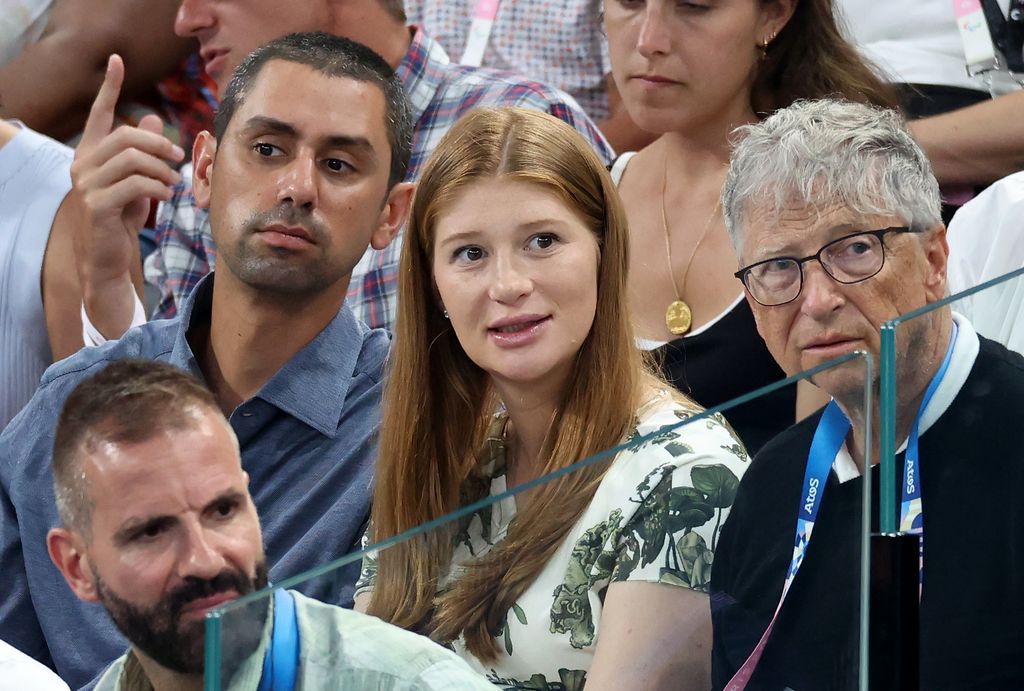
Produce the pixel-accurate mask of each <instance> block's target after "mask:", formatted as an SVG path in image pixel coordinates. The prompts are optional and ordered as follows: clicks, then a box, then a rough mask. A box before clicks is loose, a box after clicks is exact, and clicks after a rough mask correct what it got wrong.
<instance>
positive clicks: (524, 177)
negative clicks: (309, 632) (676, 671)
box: [369, 108, 657, 661]
mask: <svg viewBox="0 0 1024 691" xmlns="http://www.w3.org/2000/svg"><path fill="white" fill-rule="evenodd" d="M495 177H497V178H504V179H511V180H517V181H524V182H529V183H532V184H536V185H538V186H541V187H543V188H545V189H546V190H548V191H552V192H554V193H555V194H557V195H558V196H559V197H560V198H561V199H562V200H563V202H564V203H565V204H566V206H568V207H569V208H571V209H573V210H575V211H576V212H577V213H578V214H579V215H580V217H581V218H582V219H584V221H585V223H586V224H587V225H588V226H589V228H590V230H591V231H592V232H593V233H594V235H595V236H596V238H597V241H598V246H599V248H600V259H599V267H598V280H597V309H596V314H595V316H594V322H593V326H592V328H591V331H590V333H589V334H588V336H587V338H586V339H585V340H584V342H583V344H582V345H581V347H580V351H579V353H578V355H577V358H576V363H575V368H574V371H573V372H572V374H571V375H570V378H569V381H568V383H567V385H566V389H565V392H564V394H563V398H562V401H561V404H560V405H559V406H558V409H557V412H556V414H555V416H554V419H553V421H552V426H551V432H550V433H549V435H548V439H547V442H546V444H545V448H544V450H543V452H542V457H543V458H544V466H543V473H544V474H547V473H550V472H553V471H555V470H558V469H560V468H565V467H567V466H569V465H572V464H573V463H576V462H577V461H580V460H582V459H584V458H587V457H589V456H591V455H594V454H596V453H598V452H600V451H603V450H606V449H608V448H611V447H613V446H615V445H616V444H618V443H620V442H621V441H622V439H623V438H624V437H625V435H626V434H627V433H628V431H629V429H630V428H631V426H632V424H633V421H634V417H635V415H636V411H637V408H638V405H639V403H640V398H641V396H642V395H643V392H644V391H645V390H646V387H645V385H646V384H649V383H652V382H654V383H656V381H657V380H656V379H654V377H653V375H651V374H649V371H650V370H649V368H648V366H647V365H646V364H645V362H644V360H643V358H642V355H641V354H640V352H639V351H638V350H637V349H636V348H635V346H634V342H633V332H632V328H631V326H630V319H629V314H628V312H627V306H626V305H627V300H626V269H627V265H628V237H627V236H628V230H627V226H626V219H625V214H624V212H623V209H622V205H621V203H620V201H619V198H618V195H617V193H616V190H615V185H614V183H613V182H612V181H611V178H610V177H609V175H608V172H607V171H606V170H605V168H604V166H603V165H602V163H601V161H600V160H599V159H598V157H597V155H596V154H595V153H594V151H593V150H592V149H591V147H590V145H589V144H588V143H587V142H586V141H585V140H584V139H583V138H582V137H581V136H580V135H579V134H578V133H577V132H576V131H575V130H573V129H572V128H571V127H569V126H568V125H566V124H565V123H564V122H562V121H560V120H557V119H555V118H553V117H551V116H549V115H545V114H542V113H537V112H532V111H527V110H523V109H518V108H502V109H495V108H479V109H476V110H474V111H472V112H471V113H470V114H468V115H466V116H465V117H464V118H462V119H461V120H460V121H459V122H458V123H457V124H456V125H455V126H454V127H453V128H452V129H451V130H450V131H449V132H448V134H446V135H445V137H444V139H442V141H441V143H440V144H439V145H438V147H437V149H436V150H435V152H434V154H433V156H432V157H431V159H430V161H429V162H428V163H427V165H426V168H425V169H424V171H423V175H422V177H421V179H420V181H419V186H418V189H417V191H416V197H415V200H414V201H413V208H412V215H411V218H410V220H409V225H408V228H407V230H406V236H405V246H404V247H403V249H402V259H401V268H400V272H399V300H398V317H397V322H396V326H395V337H394V344H393V347H392V352H391V360H390V368H391V369H390V375H389V378H388V384H387V386H386V389H385V394H384V410H383V421H382V424H381V432H380V455H379V459H378V465H377V472H376V488H375V491H374V500H373V510H372V518H371V524H372V526H373V535H372V536H373V538H374V540H375V541H380V540H383V539H387V538H389V537H392V536H395V535H397V534H399V533H401V532H403V531H405V530H409V529H411V528H414V527H416V526H418V525H421V524H423V523H424V522H426V521H429V520H431V519H435V518H438V517H441V516H444V515H446V514H448V513H450V512H451V511H454V510H456V509H458V508H459V507H461V506H465V505H467V504H468V503H470V502H472V501H475V500H477V499H480V498H482V497H484V496H486V495H487V491H488V487H489V478H488V477H486V475H485V473H484V471H483V470H482V469H481V468H480V467H479V463H478V462H477V459H476V453H477V452H478V451H479V450H480V448H481V446H482V445H483V444H484V442H485V438H486V432H487V427H488V424H489V422H490V420H491V418H492V415H493V413H494V412H495V411H496V409H497V405H498V402H497V400H496V398H495V394H494V392H493V391H492V389H491V386H490V382H489V379H488V377H487V375H486V373H484V372H483V370H481V369H480V368H479V367H477V365H476V364H474V363H473V361H472V360H470V358H469V357H468V356H467V355H466V353H465V351H464V350H463V349H462V346H461V345H460V344H459V341H458V339H457V338H456V336H455V333H454V332H453V330H452V329H451V326H450V324H449V323H448V322H447V321H446V320H445V319H444V317H443V316H442V312H441V308H440V307H439V305H438V303H437V300H436V297H435V295H436V293H435V287H434V282H433V276H432V271H431V266H432V257H433V249H434V247H433V243H434V234H435V224H436V223H437V219H438V216H439V215H440V214H441V213H442V212H443V211H444V210H445V209H446V208H448V207H449V206H450V205H451V203H452V202H453V200H454V199H456V198H457V197H458V195H459V194H460V193H461V192H462V191H463V190H464V189H465V188H466V186H467V185H470V184H472V183H473V182H475V181H478V180H480V179H485V178H495ZM610 462H611V459H610V458H609V459H605V460H603V461H601V462H598V463H595V464H593V465H589V466H587V467H585V468H582V469H580V470H578V471H576V472H574V473H571V474H568V475H566V476H563V477H561V478H558V479H556V480H553V481H551V482H547V483H546V484H543V485H542V486H540V487H539V488H538V489H537V490H536V494H535V495H534V497H533V498H532V499H531V502H530V505H529V511H525V512H522V513H519V514H518V515H517V516H516V518H515V520H514V521H513V522H512V524H511V526H510V527H509V530H508V534H507V536H506V537H505V538H504V539H503V540H502V541H501V542H499V543H498V544H496V545H495V546H494V547H493V548H492V549H491V550H490V551H489V552H488V553H487V554H486V555H484V556H483V557H480V558H478V559H476V560H474V561H472V562H471V563H470V564H468V565H466V567H465V570H464V572H462V573H461V575H460V576H459V577H458V578H457V579H455V580H454V581H453V582H452V583H450V586H451V587H450V589H449V590H447V591H446V592H445V593H443V594H441V595H438V592H437V591H438V583H439V581H440V579H441V578H442V576H443V575H444V574H445V573H446V571H447V569H448V568H449V567H450V560H451V555H452V551H453V548H454V541H455V535H456V532H457V530H458V528H459V526H457V525H448V526H446V527H443V528H441V529H435V530H434V531H431V532H430V533H429V534H426V535H422V536H420V537H418V538H415V539H412V540H406V541H404V542H402V543H400V544H397V545H395V546H393V547H390V548H388V549H385V550H382V551H381V552H380V555H379V561H378V572H377V580H376V585H375V588H374V591H373V597H372V600H371V603H370V606H369V612H370V613H371V614H374V615H376V616H378V617H380V618H382V619H384V620H385V621H389V622H392V623H394V624H396V625H398V626H402V627H405V628H412V629H415V630H419V631H421V632H423V633H427V634H429V635H431V636H432V637H434V638H435V639H437V640H440V641H445V642H447V641H452V640H455V639H457V638H458V637H459V636H460V635H461V636H462V637H463V638H464V640H465V644H466V648H467V649H468V650H469V652H470V653H472V654H473V655H475V656H476V657H477V658H479V659H481V660H484V661H487V660H493V659H494V658H495V657H496V656H497V653H498V645H497V643H496V641H495V639H494V632H495V631H496V630H497V629H498V628H499V627H500V626H501V624H502V622H503V621H504V619H505V617H506V615H507V612H508V611H509V610H510V609H511V607H512V605H513V604H514V603H515V601H516V599H517V598H518V597H519V596H520V595H521V594H522V593H523V591H524V590H525V589H526V588H527V587H528V586H529V584H530V583H531V582H532V581H533V580H534V579H535V578H536V576H537V575H538V573H539V572H540V571H541V569H542V568H543V567H544V565H545V564H546V563H547V561H548V560H549V559H550V558H551V556H552V554H553V553H554V552H555V550H556V549H557V547H558V545H559V544H560V543H561V542H562V540H563V539H564V538H565V536H566V534H567V532H568V530H569V529H570V528H571V527H572V525H573V524H574V523H575V522H576V521H577V519H578V518H579V516H580V515H581V514H582V512H583V510H584V509H585V508H586V506H587V505H588V503H589V502H590V500H591V498H592V496H593V494H594V492H595V491H596V489H597V486H598V484H599V483H600V481H601V479H602V477H603V476H604V473H605V471H606V470H607V468H608V465H609V464H610Z"/></svg>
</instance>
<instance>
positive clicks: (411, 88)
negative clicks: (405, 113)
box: [395, 27, 451, 122]
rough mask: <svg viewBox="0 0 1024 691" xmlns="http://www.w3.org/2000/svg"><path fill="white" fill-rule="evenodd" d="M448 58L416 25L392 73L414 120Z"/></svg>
mask: <svg viewBox="0 0 1024 691" xmlns="http://www.w3.org/2000/svg"><path fill="white" fill-rule="evenodd" d="M450 64H451V58H449V57H448V53H446V52H445V51H444V48H442V47H441V44H440V43H438V42H437V41H435V40H434V39H432V38H430V37H429V36H427V34H426V33H425V32H424V31H423V29H421V28H419V27H415V31H414V33H413V37H412V42H411V43H410V44H409V50H408V51H407V52H406V54H405V57H404V58H402V62H401V63H400V64H399V65H398V69H397V70H395V75H396V76H397V77H398V79H399V80H400V81H401V82H402V86H403V87H404V88H405V93H406V95H407V96H408V97H409V105H410V106H411V107H412V113H413V121H414V122H415V121H419V119H420V116H422V115H423V113H425V112H426V111H427V108H429V107H430V104H431V102H433V100H434V95H435V94H436V93H437V90H438V88H440V86H441V83H442V82H443V81H444V79H445V77H446V75H447V74H448V71H449V70H448V66H449V65H450Z"/></svg>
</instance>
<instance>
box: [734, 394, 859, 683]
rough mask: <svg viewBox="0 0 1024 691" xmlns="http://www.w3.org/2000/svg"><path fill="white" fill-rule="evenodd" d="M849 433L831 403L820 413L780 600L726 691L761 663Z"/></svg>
mask: <svg viewBox="0 0 1024 691" xmlns="http://www.w3.org/2000/svg"><path fill="white" fill-rule="evenodd" d="M849 431H850V421H849V420H848V419H847V418H846V415H845V414H844V413H843V411H842V410H841V409H840V408H839V405H838V404H837V403H836V402H835V401H831V402H830V403H829V404H828V405H827V406H826V407H825V412H824V413H822V416H821V420H820V421H819V422H818V428H817V429H816V430H815V431H814V438H813V440H812V441H811V450H810V453H808V454H807V467H806V469H805V470H804V484H803V493H802V494H801V495H800V506H799V508H798V509H797V520H796V536H795V537H794V539H793V558H792V559H791V560H790V562H789V568H788V569H787V570H786V580H785V582H784V583H783V585H782V597H780V598H779V604H778V605H776V607H775V614H773V615H772V620H771V621H770V622H769V623H768V628H766V629H765V631H764V633H763V634H762V635H761V639H760V640H759V641H758V642H757V645H755V646H754V650H753V651H751V653H750V656H749V657H748V658H747V661H746V662H744V663H743V665H742V666H741V667H740V668H739V669H738V670H737V671H736V674H734V675H733V677H732V679H730V680H729V683H728V684H726V686H725V690H726V691H742V689H745V688H746V686H747V683H748V682H749V681H750V677H751V676H753V674H754V670H755V669H756V668H757V663H758V662H759V661H760V660H761V655H762V653H764V648H765V645H767V644H768V638H769V636H771V633H772V629H773V628H775V622H776V620H777V619H778V618H779V611H780V610H781V609H782V603H783V602H785V600H786V595H787V594H788V593H789V588H790V586H791V585H792V584H793V579H795V578H796V574H797V571H799V570H800V566H801V565H802V564H803V561H804V554H805V553H806V552H807V545H808V544H809V543H810V540H811V532H812V531H813V530H814V522H815V521H816V520H817V518H818V510H819V509H820V508H821V502H822V500H823V499H824V498H825V484H826V482H827V481H828V474H829V472H830V471H831V470H832V464H833V463H834V462H835V460H836V455H837V454H838V453H839V449H841V448H842V447H843V442H844V441H845V440H846V435H847V433H848V432H849Z"/></svg>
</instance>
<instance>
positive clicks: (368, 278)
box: [145, 29, 613, 329]
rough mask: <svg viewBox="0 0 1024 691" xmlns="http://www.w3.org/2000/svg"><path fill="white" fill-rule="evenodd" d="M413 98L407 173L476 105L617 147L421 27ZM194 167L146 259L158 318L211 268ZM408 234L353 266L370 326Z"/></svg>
mask: <svg viewBox="0 0 1024 691" xmlns="http://www.w3.org/2000/svg"><path fill="white" fill-rule="evenodd" d="M396 74H397V75H398V78H399V80H401V82H402V84H403V86H404V87H405V91H406V94H407V95H408V96H409V101H410V103H411V104H412V112H413V118H414V120H415V123H416V125H415V132H414V134H413V145H412V160H411V161H410V165H409V173H408V175H407V177H406V179H407V180H415V179H416V178H417V177H418V175H419V172H420V170H421V169H422V167H423V164H424V163H425V162H426V160H427V158H429V156H430V154H431V152H432V151H433V150H434V147H436V146H437V144H438V142H439V141H440V140H441V137H442V136H444V133H445V132H447V131H448V128H450V127H451V126H452V125H453V124H454V123H455V121H456V120H458V119H459V118H460V117H461V116H462V115H463V114H465V113H466V112H468V111H469V110H472V109H473V108H475V107H477V106H518V107H522V108H530V109H533V110H538V111H542V112H545V113H549V114H551V115H553V116H555V117H557V118H559V119H560V120H564V121H565V122H567V123H568V124H570V125H572V126H573V127H574V128H576V130H577V131H579V132H580V134H582V135H583V137H584V138H586V139H587V141H589V142H590V143H591V144H592V145H593V146H594V149H595V150H596V151H597V153H598V155H599V156H600V157H601V158H602V159H603V160H604V161H605V162H606V163H607V162H609V161H611V159H612V157H613V152H612V150H611V147H609V146H608V143H607V142H606V141H605V139H604V137H603V136H602V135H601V133H600V131H599V130H598V129H597V127H596V126H595V125H594V123H593V122H592V121H591V120H590V118H588V117H587V115H586V114H585V113H584V112H583V110H582V109H581V108H580V107H579V105H578V104H577V103H576V101H575V100H573V98H572V97H571V96H569V95H568V94H566V93H564V92H562V91H559V90H558V89H554V88H552V87H549V86H546V85H544V84H542V83H540V82H535V81H531V80H528V79H526V78H524V77H520V76H518V75H515V74H513V73H511V72H499V71H495V70H489V69H481V68H472V67H463V66H461V65H455V64H452V62H451V60H450V59H449V58H448V55H447V54H446V53H445V51H444V49H443V48H441V46H440V44H438V43H437V42H436V41H434V40H432V39H431V38H430V37H429V36H427V35H426V34H425V33H424V32H423V31H422V30H419V29H417V30H416V32H415V34H414V36H413V39H412V43H411V45H410V46H409V52H408V53H406V55H405V58H404V59H403V60H402V63H401V64H400V65H399V66H398V69H397V70H396ZM191 172H192V171H191V166H186V167H185V168H183V169H182V182H181V183H180V184H179V185H178V186H177V187H176V188H175V189H174V194H173V196H172V197H171V199H170V200H169V201H167V202H164V203H162V204H161V205H160V208H159V210H158V212H157V250H156V251H155V252H153V253H152V254H151V255H150V256H149V258H148V259H147V260H146V267H145V269H146V271H145V273H146V280H147V281H149V282H150V283H152V284H153V285H155V286H156V287H157V288H158V289H159V291H160V302H159V304H158V305H157V307H156V309H155V310H154V313H153V318H155V319H160V318H167V317H172V316H174V314H175V312H176V309H177V305H178V304H180V303H181V302H182V301H183V300H184V298H185V297H186V296H187V295H188V294H189V292H190V291H191V290H192V288H193V287H194V286H195V284H196V283H198V282H199V280H200V279H201V278H202V277H203V276H205V275H206V274H207V273H209V272H210V271H212V270H213V268H214V262H215V260H216V246H215V244H214V242H213V237H212V236H211V234H210V220H209V216H208V214H207V212H206V211H205V210H204V209H200V208H198V207H197V206H196V205H195V199H194V198H193V196H192V182H191V178H192V175H191ZM402 241H403V233H399V235H398V237H396V238H395V240H394V241H393V242H392V243H391V244H390V245H389V246H388V247H387V248H385V249H383V250H373V249H369V250H367V253H366V254H365V255H364V256H363V258H362V259H361V260H360V261H359V264H358V265H357V266H356V268H355V270H354V271H353V272H352V282H351V283H350V284H349V291H348V303H349V306H350V307H351V308H352V310H353V311H354V312H355V313H356V316H358V317H360V318H361V319H363V321H365V322H366V323H367V324H369V325H370V326H371V327H383V328H386V329H390V328H391V326H392V324H393V321H394V318H395V307H396V301H397V297H398V295H397V292H398V259H399V256H400V254H401V249H402Z"/></svg>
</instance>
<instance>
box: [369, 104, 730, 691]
mask: <svg viewBox="0 0 1024 691" xmlns="http://www.w3.org/2000/svg"><path fill="white" fill-rule="evenodd" d="M406 233H407V235H406V243H405V246H404V247H403V250H402V252H403V254H402V264H401V271H400V285H399V296H400V297H399V301H398V304H399V313H398V321H397V323H396V329H395V335H394V343H393V346H392V352H391V371H390V373H389V379H388V384H387V387H386V393H385V402H384V410H383V413H382V425H381V433H380V434H381V436H380V453H379V459H378V466H377V473H376V487H375V490H374V500H373V512H372V516H371V526H372V527H371V531H370V540H371V541H372V542H379V541H381V540H384V539H387V538H390V537H392V536H395V535H398V534H400V533H402V532H403V531H406V530H409V529H411V528H414V527H416V526H419V525H421V524H423V523H425V522H427V521H430V520H432V519H436V518H439V517H441V516H444V515H446V514H448V513H450V512H451V511H454V510H456V509H458V508H459V507H461V506H466V505H467V504H469V503H471V502H474V501H476V500H478V499H481V498H483V497H486V496H488V495H490V496H494V495H497V494H500V493H501V492H504V491H505V490H506V489H510V488H516V487H519V486H521V485H523V484H524V483H526V482H529V481H531V480H534V479H536V478H539V477H542V476H544V475H547V474H549V473H552V472H553V471H556V470H559V469H562V468H566V467H568V466H571V465H573V464H574V463H576V462H578V461H581V460H583V459H585V458H588V457H590V456H592V455H594V454H597V453H599V452H601V451H604V450H606V449H609V448H612V447H614V446H617V445H619V444H622V443H623V442H625V441H627V440H632V439H638V438H639V437H641V436H643V435H647V434H649V433H651V432H654V431H655V430H659V429H661V428H663V427H665V426H667V425H672V424H678V423H679V421H680V420H685V419H686V418H688V417H690V416H692V415H694V414H695V413H697V412H699V408H697V407H696V406H695V405H694V404H693V403H692V402H691V401H689V400H688V399H686V398H685V397H683V396H682V395H680V394H678V393H677V392H673V391H672V389H671V387H669V386H668V385H667V384H666V383H665V382H664V381H663V380H661V379H660V378H659V377H657V376H656V375H654V374H652V373H651V370H650V369H649V368H648V367H647V366H646V365H645V363H644V358H643V355H642V353H641V352H640V351H638V350H637V349H636V348H635V346H634V339H633V329H632V323H631V320H630V318H629V308H628V305H627V303H626V300H625V286H626V280H627V267H628V265H629V259H628V254H629V253H628V232H627V229H626V224H625V216H624V214H623V212H622V207H621V204H620V202H619V199H618V195H617V193H616V191H615V187H614V185H613V183H612V181H611V178H610V176H609V174H608V172H607V171H606V170H605V169H604V167H603V166H602V164H601V161H600V160H599V159H598V157H597V156H596V155H595V153H594V152H593V150H592V148H591V147H590V146H589V145H588V144H587V143H586V142H585V141H584V140H583V138H582V137H580V136H579V135H578V134H577V133H575V132H574V131H573V130H572V128H570V127H568V126H567V125H565V124H564V123H562V122H559V121H558V120H556V119H554V118H551V117H549V116H547V115H543V114H538V113H532V112H528V111H524V110H518V109H515V110H512V109H502V110H494V109H479V110H476V111H474V112H473V113H471V114H469V115H467V116H466V117H465V118H464V119H463V120H461V121H460V122H459V123H458V124H457V125H456V126H455V127H454V128H453V129H452V130H451V131H450V132H449V133H448V134H447V135H446V136H445V138H444V140H443V141H442V142H441V144H440V145H439V147H438V149H437V150H436V151H435V153H434V155H433V157H432V158H431V160H430V162H429V163H428V164H427V166H426V170H425V171H424V173H423V175H422V177H421V179H420V183H419V187H418V189H417V192H416V197H415V200H414V203H413V210H412V215H411V218H410V221H409V225H408V229H407V231H406ZM495 411H499V412H497V413H495ZM746 461H747V457H746V453H745V452H744V450H743V447H742V445H740V444H739V443H738V441H737V440H736V438H735V437H734V436H733V434H732V432H731V431H730V430H729V428H728V426H727V425H726V424H725V421H724V420H723V419H722V418H721V417H720V416H715V417H711V418H708V419H706V420H699V421H697V422H696V423H694V424H689V425H686V426H684V427H682V428H680V429H677V430H672V431H666V432H664V433H662V434H659V435H657V436H656V437H654V438H653V439H650V440H648V441H647V442H646V443H644V444H639V445H637V444H633V445H631V446H630V448H627V449H626V450H623V451H620V452H619V453H618V454H616V455H614V456H611V457H609V458H606V459H602V460H601V461H599V462H596V463H594V464H591V465H588V466H585V467H583V468H580V469H577V470H575V472H572V473H570V474H567V475H564V476H562V477H559V478H557V479H555V480H552V481H549V482H547V483H544V484H541V485H539V486H537V487H534V488H531V489H530V490H529V491H527V492H524V493H522V494H519V495H517V496H516V497H515V498H514V499H505V500H503V501H501V502H499V503H498V504H495V505H493V506H491V507H489V508H488V509H487V510H486V511H481V512H478V513H477V514H475V515H474V516H472V517H471V519H469V520H467V521H464V522H461V523H458V524H455V525H448V526H443V527H442V528H440V529H435V530H433V531H431V532H429V533H427V534H426V535H422V536H420V537H419V538H415V539H411V540H406V541H404V542H401V543H399V544H397V545H394V546H392V547H389V548H387V549H385V550H381V551H380V553H379V556H378V558H377V559H367V560H366V561H365V562H364V573H363V578H362V579H361V583H360V586H359V588H358V589H357V607H367V608H368V610H367V611H369V612H370V613H371V614H374V615H376V616H379V617H381V618H382V619H384V620H385V621H389V622H392V623H394V624H397V625H399V626H402V627H406V628H412V629H415V630H418V631H420V632H422V633H425V634H428V635H430V636H432V637H433V638H435V639H436V640H438V641H441V642H443V643H451V644H452V645H453V646H454V648H455V650H456V651H457V652H459V653H460V654H462V655H464V656H465V657H466V658H467V659H468V660H469V661H470V663H471V664H473V665H474V666H476V667H477V668H478V669H479V670H480V671H481V672H483V673H485V674H487V675H488V678H490V679H491V680H492V681H493V682H495V683H496V684H499V685H505V686H508V687H512V688H568V689H580V688H582V685H583V683H584V682H586V683H587V688H588V689H595V688H596V689H602V688H608V689H623V688H636V689H662V688H663V689H687V688H695V689H699V688H703V689H706V688H708V686H709V684H710V680H709V658H710V648H709V644H710V639H709V635H710V625H709V620H710V608H709V603H708V600H707V594H706V592H707V584H708V582H709V580H710V573H711V564H712V561H713V555H714V549H715V544H716V541H717V536H718V531H719V528H720V524H721V521H723V520H724V518H725V515H726V514H727V512H728V509H729V506H730V505H731V503H732V496H733V494H734V493H735V488H736V486H737V484H738V476H739V475H741V474H742V472H743V470H744V468H745V467H746V464H747V463H746ZM371 593H372V594H371ZM523 684H529V686H524V685H523ZM537 684H541V685H540V686H538V685H537ZM549 685H553V686H549Z"/></svg>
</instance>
